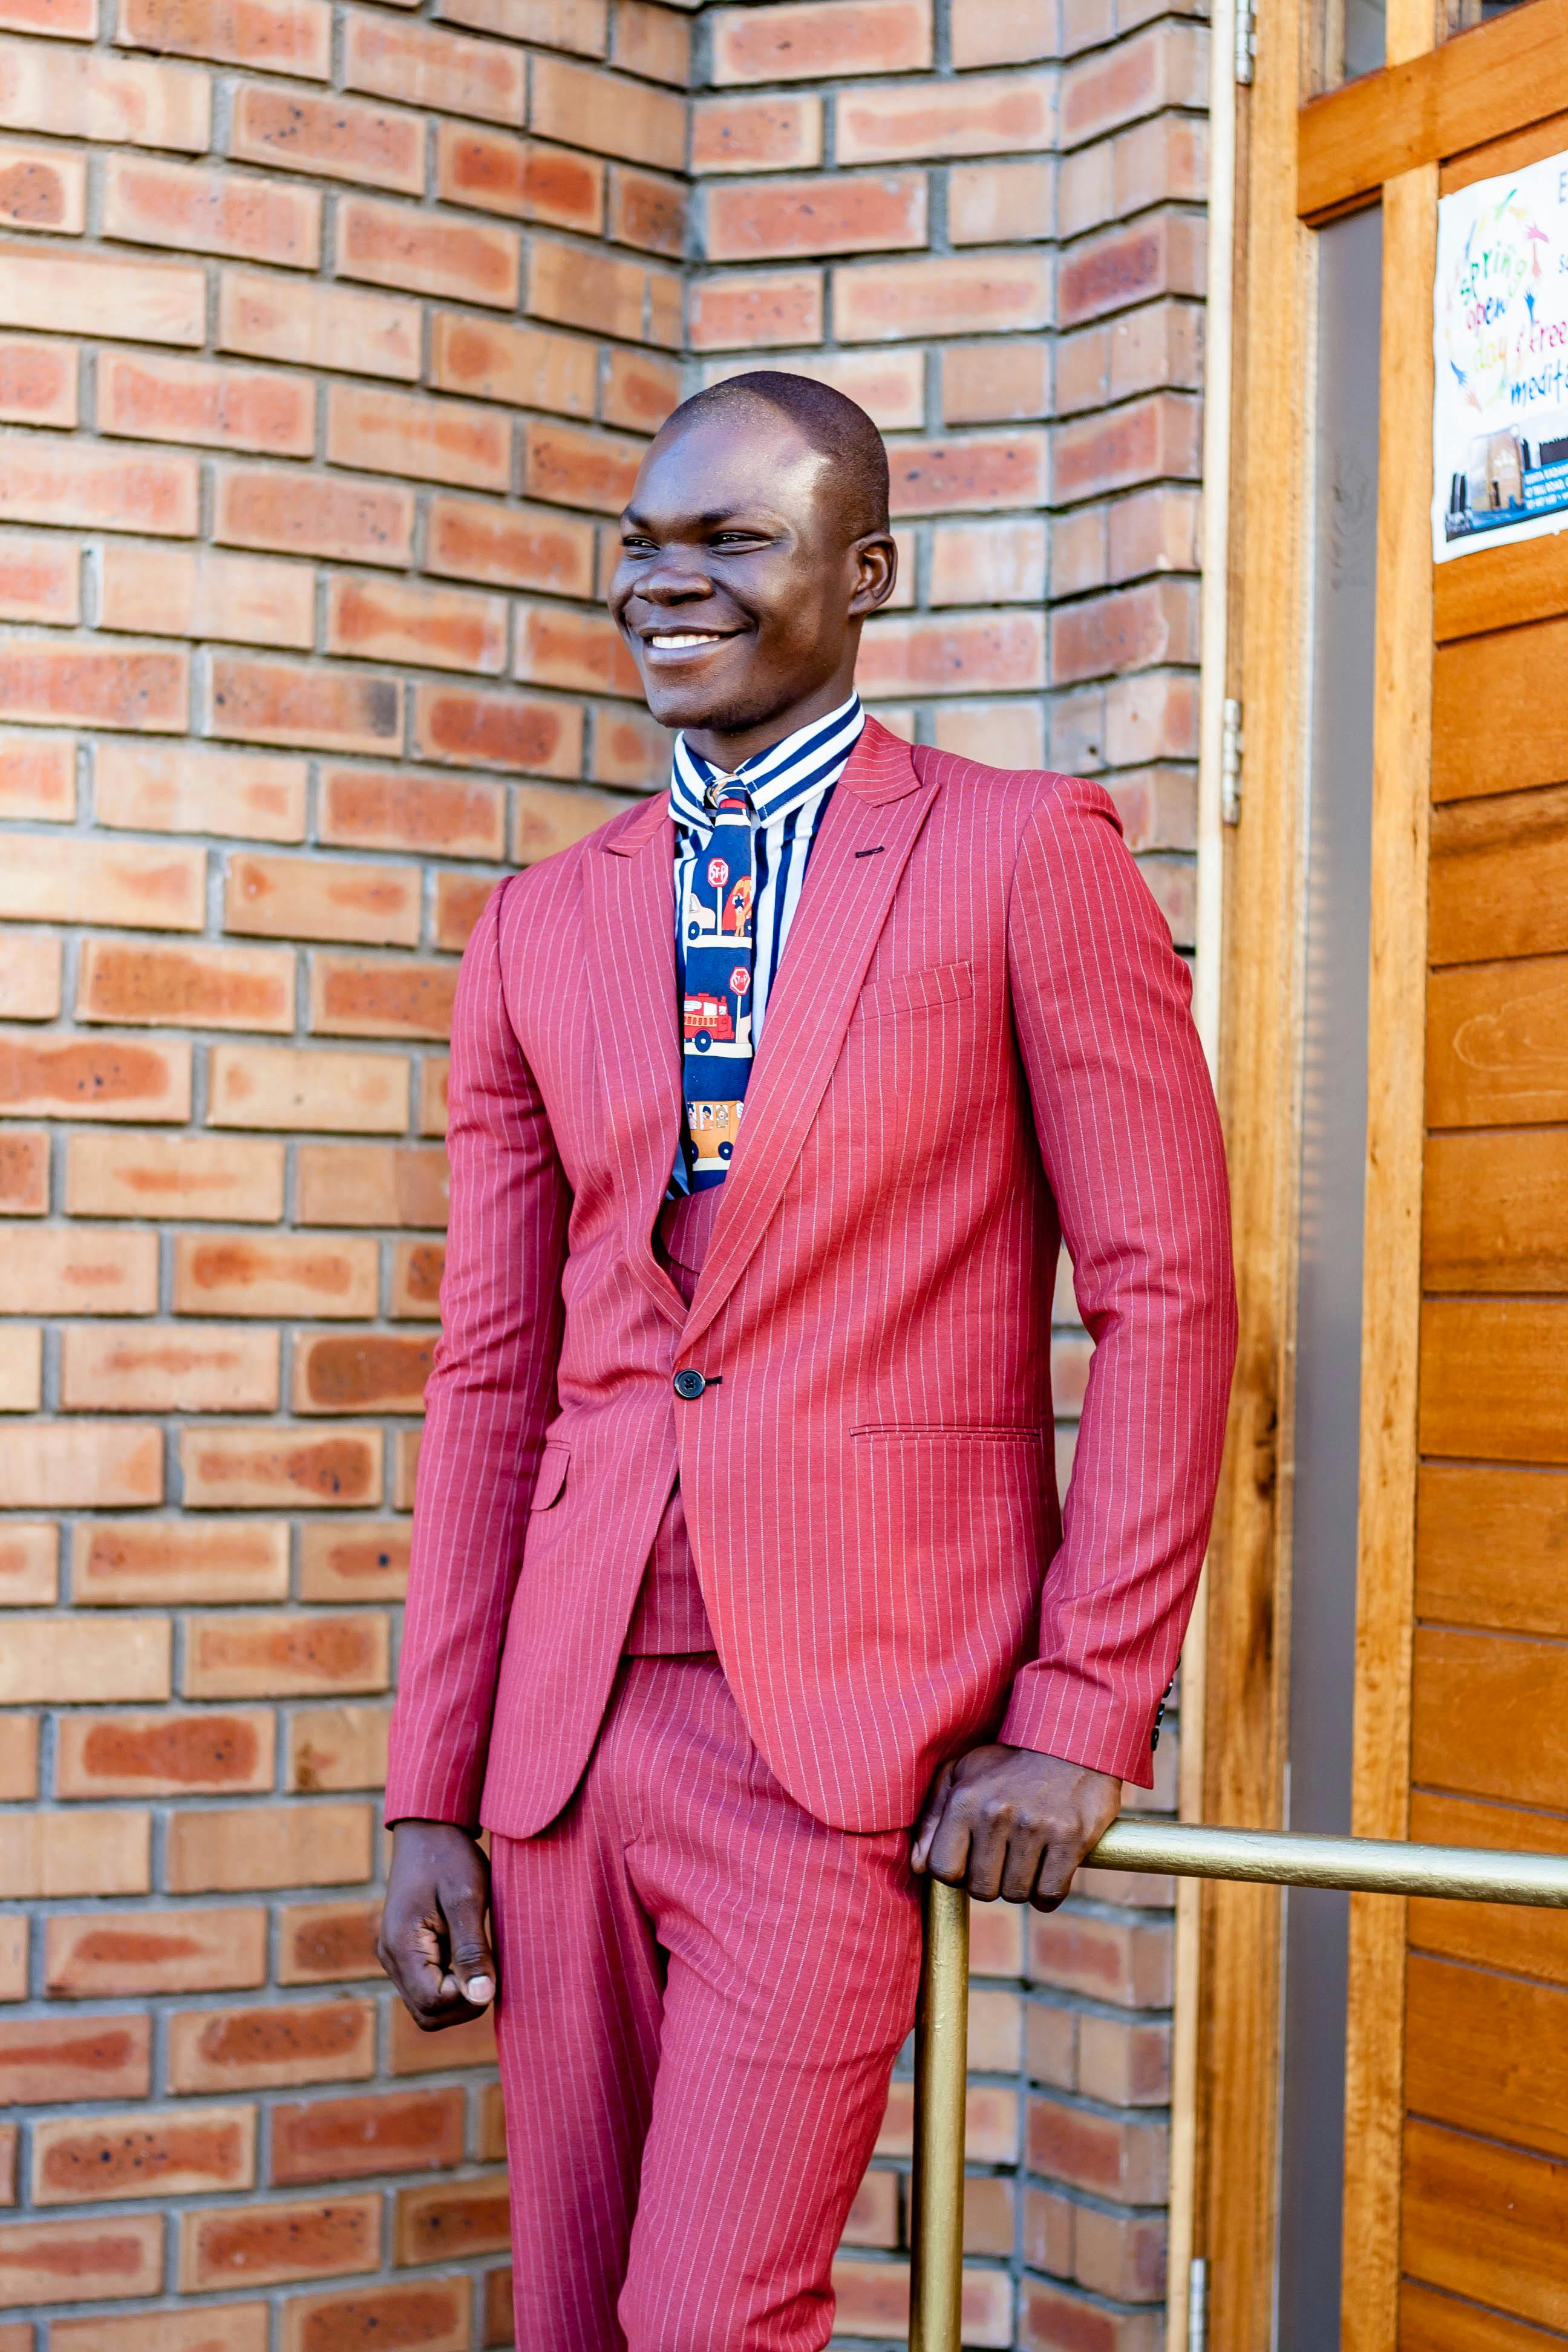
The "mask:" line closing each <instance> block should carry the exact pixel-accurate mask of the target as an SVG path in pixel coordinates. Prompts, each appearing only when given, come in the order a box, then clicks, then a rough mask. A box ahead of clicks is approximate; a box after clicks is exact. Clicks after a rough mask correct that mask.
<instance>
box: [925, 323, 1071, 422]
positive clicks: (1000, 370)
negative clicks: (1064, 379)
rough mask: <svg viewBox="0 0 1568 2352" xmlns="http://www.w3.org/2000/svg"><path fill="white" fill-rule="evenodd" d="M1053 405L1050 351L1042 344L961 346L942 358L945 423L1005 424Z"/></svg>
mask: <svg viewBox="0 0 1568 2352" xmlns="http://www.w3.org/2000/svg"><path fill="white" fill-rule="evenodd" d="M1049 407H1050V353H1049V350H1048V348H1047V345H1046V343H1045V342H1044V341H1038V340H1037V341H1026V342H1025V341H1020V342H1016V343H974V344H970V345H960V346H959V347H958V349H956V350H954V351H947V352H943V353H942V422H943V424H945V425H988V424H992V423H996V424H1001V423H1004V422H1006V421H1010V420H1012V419H1015V418H1023V417H1028V416H1044V415H1046V414H1047V410H1048V409H1049Z"/></svg>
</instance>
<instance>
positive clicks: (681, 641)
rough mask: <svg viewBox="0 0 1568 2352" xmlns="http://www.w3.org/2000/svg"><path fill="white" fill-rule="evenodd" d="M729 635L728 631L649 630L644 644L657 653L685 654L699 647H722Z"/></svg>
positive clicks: (644, 638)
mask: <svg viewBox="0 0 1568 2352" xmlns="http://www.w3.org/2000/svg"><path fill="white" fill-rule="evenodd" d="M728 635H730V632H729V631H728V630H727V629H649V630H648V631H647V633H646V634H645V635H644V637H643V643H644V645H645V646H649V647H650V648H651V649H652V650H653V651H654V652H656V653H661V654H662V653H670V654H683V653H690V652H692V651H694V650H695V648H696V647H698V646H721V645H722V644H723V643H724V640H725V638H726V637H727V636H728Z"/></svg>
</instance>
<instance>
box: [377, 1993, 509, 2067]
mask: <svg viewBox="0 0 1568 2352" xmlns="http://www.w3.org/2000/svg"><path fill="white" fill-rule="evenodd" d="M390 2063H391V2071H392V2073H393V2074H446V2073H447V2071H448V2070H449V2069H450V2068H452V2067H455V2066H493V2065H494V2064H495V2063H496V2029H495V2015H494V2012H493V2011H491V2010H488V2009H487V2010H486V2011H484V2013H483V2015H482V2016H479V2017H474V2018H470V2019H469V2020H468V2022H467V2023H466V2024H464V2025H449V2026H447V2028H446V2030H445V2032H441V2033H422V2032H420V2030H419V2028H418V2027H417V2026H416V2024H415V2022H414V2020H413V2019H412V2018H411V2017H410V2016H409V2014H408V2011H406V2010H405V2008H404V2006H403V2003H402V2002H401V2001H395V2002H394V2003H393V2006H392V2040H391V2045H390Z"/></svg>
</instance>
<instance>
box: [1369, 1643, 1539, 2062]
mask: <svg viewBox="0 0 1568 2352" xmlns="http://www.w3.org/2000/svg"><path fill="white" fill-rule="evenodd" d="M1410 1759H1411V1772H1412V1777H1413V1778H1414V1779H1415V1780H1417V1781H1419V1782H1421V1783H1422V1784H1423V1785H1424V1786H1425V1787H1426V1788H1428V1789H1434V1790H1436V1789H1449V1790H1459V1791H1462V1792H1464V1793H1467V1794H1468V1795H1470V1796H1475V1797H1495V1798H1500V1799H1501V1801H1502V1802H1503V1803H1504V1804H1511V1805H1542V1806H1545V1807H1547V1808H1549V1809H1554V1808H1556V1807H1558V1806H1560V1805H1562V1803H1563V1796H1564V1792H1565V1791H1568V1646H1564V1645H1563V1643H1548V1642H1543V1641H1531V1640H1526V1639H1522V1638H1521V1637H1520V1636H1518V1635H1514V1636H1512V1637H1509V1636H1507V1635H1504V1634H1499V1633H1455V1632H1451V1631H1449V1630H1448V1629H1447V1627H1443V1626H1433V1625H1423V1626H1420V1627H1419V1628H1418V1629H1417V1631H1416V1635H1415V1706H1414V1710H1413V1721H1412V1726H1411V1739H1410ZM1406 2104H1407V2105H1408V2104H1409V2103H1408V2102H1406Z"/></svg>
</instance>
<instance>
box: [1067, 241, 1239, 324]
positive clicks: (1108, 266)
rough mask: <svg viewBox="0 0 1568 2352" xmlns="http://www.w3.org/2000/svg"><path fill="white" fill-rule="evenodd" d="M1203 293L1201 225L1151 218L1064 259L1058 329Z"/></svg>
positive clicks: (1083, 246)
mask: <svg viewBox="0 0 1568 2352" xmlns="http://www.w3.org/2000/svg"><path fill="white" fill-rule="evenodd" d="M1203 290H1204V236H1203V224H1202V222H1201V221H1200V220H1198V219H1197V218H1195V217H1194V216H1193V215H1189V214H1186V213H1154V214H1152V215H1149V216H1147V217H1146V218H1145V219H1142V220H1140V221H1138V222H1135V223H1134V224H1133V226H1131V227H1130V228H1128V227H1117V228H1114V229H1112V230H1110V232H1109V233H1108V234H1106V235H1105V236H1098V237H1091V238H1089V239H1087V240H1086V241H1085V242H1084V243H1083V244H1081V245H1076V246H1074V247H1071V248H1070V250H1069V251H1068V253H1066V254H1064V256H1063V257H1062V259H1061V263H1060V265H1059V268H1058V274H1057V313H1058V320H1059V323H1060V324H1061V325H1062V326H1064V327H1071V326H1076V325H1078V324H1079V321H1081V320H1085V319H1099V318H1103V317H1105V316H1106V315H1107V314H1108V313H1109V312H1110V311H1113V310H1125V309H1127V308H1129V307H1130V306H1131V304H1132V303H1135V302H1146V301H1149V300H1150V299H1152V297H1154V296H1155V295H1160V294H1201V293H1202V292H1203Z"/></svg>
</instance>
